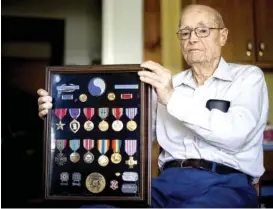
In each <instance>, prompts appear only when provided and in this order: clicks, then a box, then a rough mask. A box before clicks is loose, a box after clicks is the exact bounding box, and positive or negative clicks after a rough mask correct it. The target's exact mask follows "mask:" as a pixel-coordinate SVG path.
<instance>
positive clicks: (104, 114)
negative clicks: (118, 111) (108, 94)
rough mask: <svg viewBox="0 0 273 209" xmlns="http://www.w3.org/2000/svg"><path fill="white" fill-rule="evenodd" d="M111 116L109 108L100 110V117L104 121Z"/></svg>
mask: <svg viewBox="0 0 273 209" xmlns="http://www.w3.org/2000/svg"><path fill="white" fill-rule="evenodd" d="M108 114H109V108H108V107H101V108H99V116H100V118H101V119H102V120H104V119H105V118H106V117H107V116H108Z"/></svg>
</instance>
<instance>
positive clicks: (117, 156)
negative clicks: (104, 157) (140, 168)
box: [111, 152, 122, 164]
mask: <svg viewBox="0 0 273 209" xmlns="http://www.w3.org/2000/svg"><path fill="white" fill-rule="evenodd" d="M121 159H122V158H121V154H119V153H117V152H116V153H113V154H112V156H111V161H112V162H113V163H115V164H118V163H120V162H121Z"/></svg>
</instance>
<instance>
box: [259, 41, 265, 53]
mask: <svg viewBox="0 0 273 209" xmlns="http://www.w3.org/2000/svg"><path fill="white" fill-rule="evenodd" d="M264 48H265V44H264V42H260V50H262V51H264Z"/></svg>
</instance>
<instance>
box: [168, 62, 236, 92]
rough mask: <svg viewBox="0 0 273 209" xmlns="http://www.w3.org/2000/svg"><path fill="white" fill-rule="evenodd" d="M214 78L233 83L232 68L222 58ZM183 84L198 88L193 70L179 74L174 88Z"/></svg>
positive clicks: (174, 80)
mask: <svg viewBox="0 0 273 209" xmlns="http://www.w3.org/2000/svg"><path fill="white" fill-rule="evenodd" d="M212 77H215V78H218V79H221V80H225V81H233V76H232V74H231V70H230V67H229V65H228V63H227V62H226V61H225V60H224V58H223V57H221V59H220V62H219V64H218V67H217V68H216V70H215V72H214V73H213V75H212ZM182 84H185V85H188V86H190V87H192V88H196V83H195V81H194V78H193V74H192V70H191V69H189V70H188V71H187V72H185V74H184V73H183V72H182V73H180V74H178V75H177V76H176V77H175V78H174V79H173V86H174V87H177V86H180V85H182Z"/></svg>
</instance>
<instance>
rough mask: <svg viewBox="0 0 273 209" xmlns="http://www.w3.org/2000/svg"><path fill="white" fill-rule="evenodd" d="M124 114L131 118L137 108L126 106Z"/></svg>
mask: <svg viewBox="0 0 273 209" xmlns="http://www.w3.org/2000/svg"><path fill="white" fill-rule="evenodd" d="M125 111H126V115H127V116H128V118H129V119H131V120H133V119H134V117H135V116H136V114H137V108H134V107H133V108H126V110H125Z"/></svg>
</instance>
